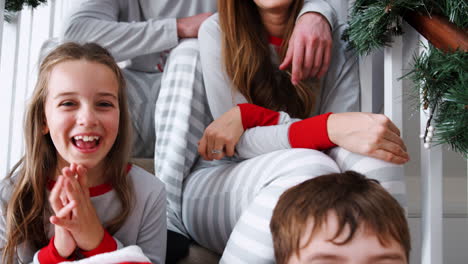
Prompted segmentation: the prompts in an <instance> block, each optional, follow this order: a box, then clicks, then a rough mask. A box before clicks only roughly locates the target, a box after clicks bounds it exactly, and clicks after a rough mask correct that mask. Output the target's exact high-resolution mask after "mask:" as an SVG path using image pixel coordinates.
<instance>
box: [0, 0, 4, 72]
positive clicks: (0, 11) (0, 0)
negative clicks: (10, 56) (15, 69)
mask: <svg viewBox="0 0 468 264" xmlns="http://www.w3.org/2000/svg"><path fill="white" fill-rule="evenodd" d="M3 23H5V0H0V63H1V61H2V46H3V41H2V40H3ZM1 67H2V65H1V64H0V69H1Z"/></svg>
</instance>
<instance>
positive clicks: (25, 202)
mask: <svg viewBox="0 0 468 264" xmlns="http://www.w3.org/2000/svg"><path fill="white" fill-rule="evenodd" d="M72 60H86V61H89V62H95V63H99V64H102V65H105V66H107V67H109V68H110V69H111V70H112V72H113V73H114V74H115V77H116V79H117V82H118V85H119V87H118V93H119V96H118V101H119V108H120V118H119V131H118V135H117V138H116V140H115V142H114V145H113V146H112V148H111V150H110V151H109V153H108V154H107V156H106V158H105V172H104V175H103V176H107V177H106V178H108V179H110V181H111V182H110V184H111V185H112V187H113V189H114V190H115V191H116V193H117V196H118V198H119V200H120V202H121V205H122V212H120V213H119V214H117V217H115V218H114V219H113V220H112V221H110V222H109V223H105V226H106V228H107V230H108V231H109V232H110V233H114V232H115V231H117V230H118V228H120V227H121V226H122V224H123V223H124V221H125V219H126V218H127V216H128V215H129V213H130V208H131V204H132V200H133V187H132V186H131V182H130V181H129V179H128V177H127V164H128V161H129V158H130V151H131V145H130V144H131V125H130V116H129V113H128V107H127V95H126V87H125V79H124V77H123V75H122V72H121V71H120V68H119V67H118V65H117V64H116V62H115V60H114V58H113V57H112V56H111V55H110V53H109V52H108V51H107V50H106V49H104V48H102V47H101V46H99V45H97V44H94V43H87V44H84V45H80V44H76V43H65V44H62V45H60V46H58V47H57V48H56V49H54V50H53V51H52V52H51V53H50V54H49V55H48V56H47V57H46V58H45V59H44V60H43V62H42V63H41V66H40V68H39V76H38V80H37V83H36V87H35V89H34V92H33V95H32V99H31V101H30V103H29V105H28V108H27V112H26V117H25V124H24V137H25V146H26V149H25V155H24V156H23V158H22V159H21V160H20V161H19V162H18V163H17V164H16V165H15V167H14V168H13V170H12V171H11V172H10V173H9V175H8V176H7V180H9V181H10V183H11V184H12V185H14V188H13V191H12V195H11V198H10V200H9V202H8V205H7V209H6V244H5V247H4V248H3V255H2V263H7V264H10V263H13V261H14V258H15V256H17V251H18V247H19V245H20V244H21V243H23V242H24V243H28V245H29V246H33V247H35V248H37V249H39V248H41V247H44V246H45V245H46V244H47V243H48V239H47V230H46V228H45V227H46V223H47V222H48V219H47V218H46V215H47V213H49V212H50V209H49V206H48V203H47V196H46V186H47V182H48V181H49V179H50V177H51V176H53V175H54V173H55V172H56V170H57V169H59V168H57V151H56V149H55V147H54V145H53V143H52V139H51V137H50V134H49V133H47V134H45V135H44V125H45V124H46V119H45V110H44V107H45V101H46V97H47V86H48V82H49V77H50V73H51V71H52V69H53V68H54V67H55V66H56V65H57V64H59V63H62V62H65V61H72ZM15 171H17V173H15ZM14 175H16V176H14ZM13 176H14V177H13Z"/></svg>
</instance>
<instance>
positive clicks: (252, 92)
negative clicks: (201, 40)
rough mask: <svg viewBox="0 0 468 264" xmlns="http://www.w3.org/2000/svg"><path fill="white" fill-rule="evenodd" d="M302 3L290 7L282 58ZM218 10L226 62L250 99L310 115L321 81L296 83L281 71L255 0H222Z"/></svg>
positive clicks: (297, 114) (296, 114) (236, 83)
mask: <svg viewBox="0 0 468 264" xmlns="http://www.w3.org/2000/svg"><path fill="white" fill-rule="evenodd" d="M303 4H304V1H303V0H295V1H293V3H292V4H291V6H290V7H289V9H288V13H289V16H288V17H289V18H288V21H287V23H286V31H285V34H284V36H283V39H284V40H283V44H282V45H281V50H280V60H283V58H284V57H285V55H286V51H287V49H288V43H289V39H290V38H291V35H292V32H293V29H294V25H295V22H296V19H297V17H298V15H299V12H300V10H301V8H302V6H303ZM218 12H219V21H220V26H221V32H222V36H223V37H222V56H223V63H224V67H225V70H226V73H227V75H228V76H229V78H230V79H231V81H232V83H233V85H234V87H235V89H237V90H238V91H239V92H240V93H241V94H242V95H244V96H245V98H246V99H247V101H248V102H249V103H254V104H256V105H260V106H263V107H266V108H269V109H272V110H282V111H285V112H287V113H289V114H290V115H292V116H294V117H299V118H306V117H309V116H310V114H312V112H313V111H314V108H315V97H316V90H318V87H319V85H318V82H317V81H315V82H310V81H309V82H300V83H299V84H298V85H296V86H294V85H293V84H292V83H291V81H290V72H288V71H286V72H285V71H280V70H278V67H277V66H276V65H274V64H273V63H272V61H271V54H270V53H271V51H270V47H269V43H268V36H267V34H266V32H265V27H264V25H263V24H262V21H261V16H260V14H259V12H258V8H257V6H256V4H255V2H254V1H252V0H219V1H218Z"/></svg>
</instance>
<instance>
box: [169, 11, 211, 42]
mask: <svg viewBox="0 0 468 264" xmlns="http://www.w3.org/2000/svg"><path fill="white" fill-rule="evenodd" d="M212 14H213V13H201V14H198V15H194V16H190V17H184V18H179V19H177V36H179V38H196V37H198V29H199V28H200V25H201V24H202V23H203V21H205V20H206V19H207V18H208V17H210V16H211V15H212Z"/></svg>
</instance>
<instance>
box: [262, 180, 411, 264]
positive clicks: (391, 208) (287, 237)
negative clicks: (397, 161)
mask: <svg viewBox="0 0 468 264" xmlns="http://www.w3.org/2000/svg"><path fill="white" fill-rule="evenodd" d="M270 229H271V232H272V235H273V244H274V249H275V258H276V262H277V263H278V264H286V263H289V264H293V263H311V264H313V263H323V262H324V261H326V263H379V262H380V261H382V263H395V264H397V263H398V264H400V263H408V261H409V252H410V249H411V245H410V234H409V229H408V223H407V221H406V217H405V214H404V211H403V208H401V206H400V205H399V204H398V202H397V201H396V200H395V199H394V198H393V197H392V196H391V195H390V194H389V193H388V192H387V191H386V190H385V189H384V188H383V187H382V186H380V184H379V183H378V182H377V181H375V180H372V179H368V178H366V177H365V176H363V175H361V174H359V173H356V172H352V171H347V172H345V173H337V174H329V175H324V176H320V177H317V178H314V179H311V180H308V181H305V182H303V183H301V184H299V185H297V186H295V187H293V188H290V189H289V190H287V191H286V192H285V193H283V194H282V195H281V197H280V199H279V201H278V204H277V205H276V207H275V209H274V211H273V217H272V219H271V223H270Z"/></svg>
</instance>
